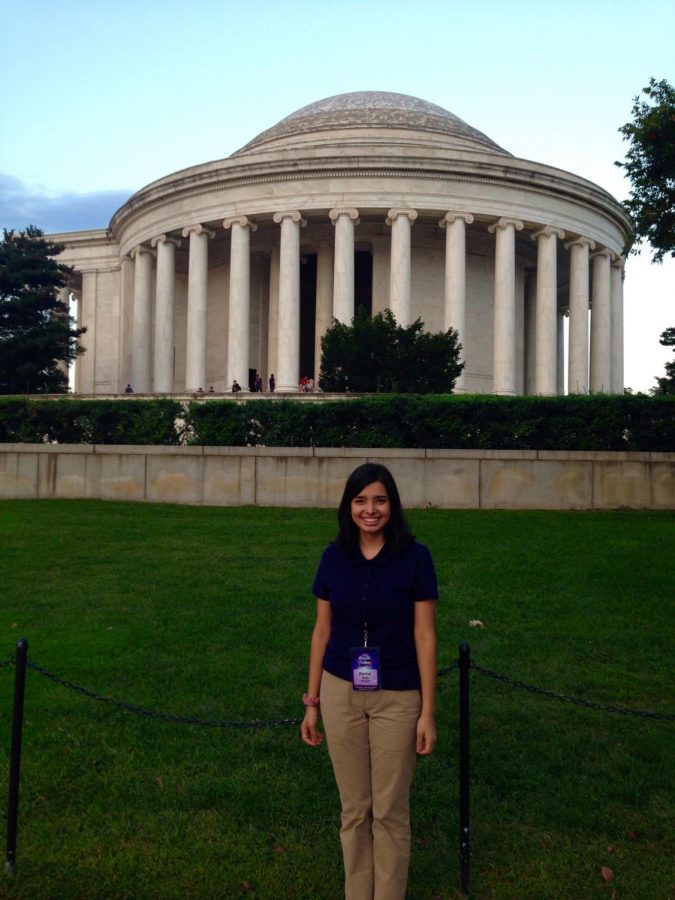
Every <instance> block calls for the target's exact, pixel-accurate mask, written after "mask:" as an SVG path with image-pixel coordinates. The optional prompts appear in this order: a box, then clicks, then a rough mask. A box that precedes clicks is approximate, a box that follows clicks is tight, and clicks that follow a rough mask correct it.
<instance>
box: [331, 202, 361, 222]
mask: <svg viewBox="0 0 675 900" xmlns="http://www.w3.org/2000/svg"><path fill="white" fill-rule="evenodd" d="M340 216H349V218H350V219H351V220H352V222H353V223H354V224H355V225H358V224H359V221H360V220H359V211H358V209H354V208H353V207H350V206H345V207H341V206H338V207H335V208H334V209H331V210H330V212H329V213H328V218H329V219H330V220H331V222H332V223H333V225H335V223H336V222H337V220H338V219H339V217H340Z"/></svg>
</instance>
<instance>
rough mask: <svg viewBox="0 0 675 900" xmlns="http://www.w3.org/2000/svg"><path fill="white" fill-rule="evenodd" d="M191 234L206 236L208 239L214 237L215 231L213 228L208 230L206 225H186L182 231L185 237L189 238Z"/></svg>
mask: <svg viewBox="0 0 675 900" xmlns="http://www.w3.org/2000/svg"><path fill="white" fill-rule="evenodd" d="M191 234H205V235H206V236H207V237H210V238H212V237H214V236H215V234H216V233H215V231H213V229H211V228H207V227H206V225H199V224H197V225H186V226H185V228H184V229H183V231H182V235H183V237H189V236H190V235H191Z"/></svg>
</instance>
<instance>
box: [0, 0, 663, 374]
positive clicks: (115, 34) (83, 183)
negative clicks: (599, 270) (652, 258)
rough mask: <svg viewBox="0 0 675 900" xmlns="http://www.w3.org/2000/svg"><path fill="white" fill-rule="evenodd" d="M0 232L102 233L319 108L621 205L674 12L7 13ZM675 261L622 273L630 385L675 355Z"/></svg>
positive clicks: (232, 5)
mask: <svg viewBox="0 0 675 900" xmlns="http://www.w3.org/2000/svg"><path fill="white" fill-rule="evenodd" d="M0 15H1V16H2V23H3V26H2V30H1V32H0V54H1V58H2V60H3V75H4V90H3V92H2V101H1V102H0V226H4V227H13V228H22V227H25V225H27V224H28V223H33V224H36V225H38V226H39V227H41V228H43V229H44V230H45V231H47V232H49V231H61V230H78V229H85V228H98V227H105V226H106V225H107V224H108V221H109V219H110V217H111V215H112V213H113V212H114V211H115V209H116V208H117V207H118V206H119V205H121V203H123V202H124V200H125V199H127V198H128V196H129V194H130V193H132V192H133V191H135V190H138V189H139V188H141V187H142V186H143V185H145V184H147V183H149V182H150V181H154V180H155V179H157V178H160V177H162V176H164V175H167V174H169V173H171V172H174V171H176V170H178V169H181V168H185V167H187V166H191V165H196V164H198V163H202V162H206V161H208V160H211V159H220V158H222V157H225V156H229V154H230V153H232V152H234V151H235V150H236V149H238V148H239V147H240V146H242V145H243V144H245V143H246V142H247V141H248V140H250V139H251V138H252V137H253V136H254V135H256V134H258V133H259V132H260V131H263V130H264V129H265V128H268V127H269V126H271V125H273V124H274V123H275V122H277V121H279V120H280V119H282V118H284V116H286V115H288V114H289V113H290V112H292V111H293V110H295V109H298V108H299V107H301V106H304V105H305V104H307V103H311V102H313V101H314V100H318V99H321V98H322V97H327V96H330V95H332V94H339V93H343V92H346V91H356V90H387V91H398V92H400V93H404V94H412V95H414V96H418V97H422V98H424V99H425V100H429V101H431V102H433V103H437V104H439V105H440V106H443V107H445V108H446V109H449V110H450V111H451V112H453V113H455V114H456V115H458V116H460V117H461V118H463V119H465V120H466V121H467V122H468V123H469V124H471V125H473V126H474V127H476V128H478V129H480V130H481V131H483V132H485V133H486V134H488V135H489V136H490V137H491V138H492V139H493V140H495V141H496V142H497V143H498V144H500V145H501V146H503V147H504V148H505V149H507V150H509V151H510V152H511V153H513V154H515V155H516V156H519V157H523V158H525V159H534V160H537V161H538V162H542V163H546V164H548V165H553V166H558V167H560V168H562V169H566V170H568V171H571V172H574V173H575V174H577V175H581V176H583V177H585V178H589V179H590V180H591V181H594V182H596V183H597V184H599V185H601V186H602V187H604V188H606V189H607V190H609V191H610V192H611V193H612V194H614V196H616V197H617V199H623V198H624V197H625V196H626V195H627V192H628V185H627V183H626V182H625V180H624V179H623V176H622V173H621V170H620V169H618V168H617V167H615V166H614V165H613V163H614V160H617V159H622V158H623V156H624V154H625V150H626V147H627V145H626V144H624V143H623V142H622V140H621V135H620V134H619V133H618V131H617V129H618V127H619V126H620V125H622V124H623V123H624V122H626V121H627V120H628V119H629V118H630V110H631V105H632V98H633V97H634V96H635V95H636V94H637V93H638V92H639V91H640V89H641V88H642V87H643V86H644V85H646V84H647V82H648V80H649V77H650V76H651V75H653V76H654V77H656V78H657V79H661V78H666V79H667V80H668V81H670V82H671V83H673V82H675V49H674V46H675V45H674V43H673V35H674V34H675V3H672V2H665V0H644V2H642V3H640V4H637V3H636V2H631V3H628V2H624V0H612V2H609V0H596V2H594V3H592V4H591V3H587V2H578V0H567V2H565V3H563V4H559V3H555V4H554V3H544V2H542V0H532V2H531V0H512V2H511V3H504V2H492V0H483V2H481V0H476V2H474V3H473V4H468V3H466V2H461V3H460V2H455V0H444V2H435V0H417V2H415V3H412V2H402V0H387V2H383V0H367V2H356V0H341V2H333V0H323V2H321V3H316V2H313V3H310V2H305V0H288V2H283V0H276V2H272V0H247V2H234V0H219V2H216V0H192V2H191V3H185V2H184V0H181V2H176V0H162V2H159V0H134V2H131V0H116V2H115V3H109V2H102V0H58V2H53V0H22V2H20V3H16V2H9V0H0ZM674 293H675V260H672V259H669V260H668V261H667V262H666V263H665V264H664V265H663V266H653V265H651V264H650V262H649V253H648V252H645V251H643V253H642V254H641V256H639V257H631V258H630V260H629V262H628V267H627V274H626V282H625V296H626V384H627V385H629V386H631V387H633V388H634V389H636V390H647V389H648V388H649V387H651V385H652V384H653V378H654V376H655V375H657V374H662V373H663V364H664V363H665V361H666V360H667V359H669V358H670V356H671V353H672V351H670V350H668V349H666V348H662V347H660V346H659V343H658V337H659V334H660V332H661V331H663V330H664V328H666V327H668V326H670V325H675V310H674V309H673V294H674Z"/></svg>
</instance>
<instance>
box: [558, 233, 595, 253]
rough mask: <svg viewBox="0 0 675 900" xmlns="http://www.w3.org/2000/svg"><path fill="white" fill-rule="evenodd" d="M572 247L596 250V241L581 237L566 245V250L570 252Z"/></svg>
mask: <svg viewBox="0 0 675 900" xmlns="http://www.w3.org/2000/svg"><path fill="white" fill-rule="evenodd" d="M571 247H588V249H589V250H595V241H592V240H591V239H590V238H587V237H584V236H583V235H581V237H578V238H575V240H573V241H569V242H568V243H567V244H565V250H569V249H570V248H571Z"/></svg>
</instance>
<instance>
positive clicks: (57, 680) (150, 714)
mask: <svg viewBox="0 0 675 900" xmlns="http://www.w3.org/2000/svg"><path fill="white" fill-rule="evenodd" d="M28 668H29V669H32V670H33V671H34V672H37V673H38V674H39V675H43V676H44V677H45V678H48V679H49V680H50V681H53V682H54V684H59V685H61V687H65V688H68V690H70V691H75V693H76V694H81V695H82V696H83V697H89V699H90V700H98V701H99V702H100V703H107V704H108V705H109V706H114V707H116V708H117V709H121V710H123V711H124V712H128V713H133V714H134V715H136V716H144V717H145V718H147V719H161V720H162V721H163V722H178V723H179V724H181V725H200V726H202V727H204V728H276V727H280V726H285V725H299V724H300V722H302V719H277V720H273V721H263V720H261V719H254V720H253V721H252V722H225V721H222V720H220V719H194V718H192V717H190V716H173V715H170V714H169V713H162V712H156V711H155V710H152V709H144V708H143V707H142V706H135V705H134V704H133V703H125V702H124V701H123V700H114V699H113V698H112V697H104V696H102V695H101V694H96V693H95V692H94V691H90V690H88V688H84V687H81V686H80V685H79V684H73V682H72V681H66V679H65V678H61V677H59V676H58V675H54V673H53V672H48V671H47V670H46V669H43V668H42V666H38V664H37V663H34V662H33V660H31V659H29V660H28Z"/></svg>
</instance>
